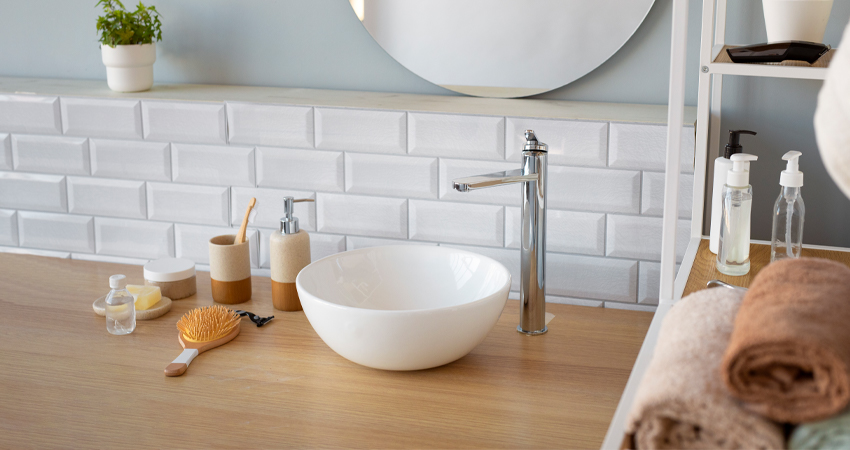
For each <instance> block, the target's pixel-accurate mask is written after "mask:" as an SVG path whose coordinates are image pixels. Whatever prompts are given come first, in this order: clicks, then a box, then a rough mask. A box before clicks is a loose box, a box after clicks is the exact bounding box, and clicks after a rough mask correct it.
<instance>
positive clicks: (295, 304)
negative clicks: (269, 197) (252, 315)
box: [269, 197, 313, 311]
mask: <svg viewBox="0 0 850 450" xmlns="http://www.w3.org/2000/svg"><path fill="white" fill-rule="evenodd" d="M312 201H313V199H311V198H302V199H298V200H296V199H294V198H293V197H284V198H283V205H284V213H285V214H286V216H285V217H281V219H280V231H275V232H274V233H272V236H271V238H270V241H271V242H270V244H271V245H270V246H269V249H270V257H271V275H272V303H273V304H274V307H275V309H279V310H281V311H301V300H300V299H299V298H298V291H297V290H296V289H295V277H297V276H298V273H299V272H301V269H303V268H304V267H306V266H307V265H308V264H310V236H309V235H308V234H307V232H306V231H303V230H301V229H300V228H299V227H298V218H297V217H294V216H293V215H292V211H293V208H294V206H295V203H298V202H312Z"/></svg>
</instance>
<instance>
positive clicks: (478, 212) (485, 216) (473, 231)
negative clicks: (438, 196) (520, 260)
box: [410, 200, 505, 247]
mask: <svg viewBox="0 0 850 450" xmlns="http://www.w3.org/2000/svg"><path fill="white" fill-rule="evenodd" d="M504 221H505V209H504V207H502V206H496V205H470V204H463V203H449V202H435V201H425V200H411V201H410V239H418V240H423V241H438V242H453V243H457V244H472V245H491V246H498V247H500V246H502V245H503V243H504V239H505V237H504Z"/></svg>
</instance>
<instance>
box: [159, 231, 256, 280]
mask: <svg viewBox="0 0 850 450" xmlns="http://www.w3.org/2000/svg"><path fill="white" fill-rule="evenodd" d="M238 232H239V229H238V228H224V227H205V226H197V225H184V224H180V223H178V224H176V225H174V242H175V245H176V250H177V252H176V253H177V257H178V258H186V259H190V260H192V261H195V262H196V263H198V264H209V263H210V239H212V238H214V237H216V236H221V235H225V234H234V235H235V234H236V233H238ZM245 236H246V239H248V246H249V248H250V251H251V267H253V268H255V269H256V268H259V267H260V259H259V255H260V245H259V239H260V233H259V232H258V231H257V230H256V229H254V228H248V230H247V231H246V233H245Z"/></svg>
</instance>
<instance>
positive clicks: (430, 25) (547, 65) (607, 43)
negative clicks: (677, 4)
mask: <svg viewBox="0 0 850 450" xmlns="http://www.w3.org/2000/svg"><path fill="white" fill-rule="evenodd" d="M654 1H655V0H523V1H517V0H427V1H414V0H349V2H350V3H351V6H352V8H354V12H355V13H356V14H357V17H358V18H359V19H360V21H361V22H362V23H363V25H364V26H365V27H366V29H367V30H368V31H369V34H371V35H372V37H373V38H374V39H375V41H377V42H378V44H380V45H381V47H383V49H384V50H386V51H387V53H389V54H390V56H392V57H393V58H395V60H396V61H398V62H399V63H401V64H402V65H403V66H404V67H406V68H408V69H409V70H411V71H412V72H413V73H415V74H417V75H419V76H420V77H422V78H424V79H426V80H428V81H430V82H432V83H434V84H437V85H439V86H442V87H444V88H447V89H451V90H453V91H456V92H460V93H463V94H468V95H475V96H479V97H502V98H505V97H525V96H529V95H535V94H540V93H542V92H546V91H550V90H552V89H556V88H559V87H561V86H564V85H566V84H569V83H571V82H573V81H575V80H577V79H578V78H580V77H582V76H584V75H586V74H587V73H588V72H590V71H591V70H593V69H595V68H597V67H599V65H601V64H602V63H603V62H605V61H606V60H607V59H608V58H610V57H611V56H612V55H613V54H614V53H616V52H617V50H619V49H620V47H622V46H623V44H625V43H626V41H628V40H629V38H630V37H631V36H632V34H634V32H635V30H637V28H638V26H639V25H640V24H641V22H643V19H644V18H645V17H646V15H647V13H649V9H650V8H651V7H652V4H653V2H654Z"/></svg>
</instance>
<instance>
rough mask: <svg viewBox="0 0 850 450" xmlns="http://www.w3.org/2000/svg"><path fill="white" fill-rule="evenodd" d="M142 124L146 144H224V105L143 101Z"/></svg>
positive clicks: (225, 131) (225, 141)
mask: <svg viewBox="0 0 850 450" xmlns="http://www.w3.org/2000/svg"><path fill="white" fill-rule="evenodd" d="M142 121H143V130H144V131H145V139H147V140H151V141H171V142H192V143H196V144H226V143H227V129H226V125H225V118H224V103H200V102H167V101H152V100H145V101H143V102H142Z"/></svg>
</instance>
